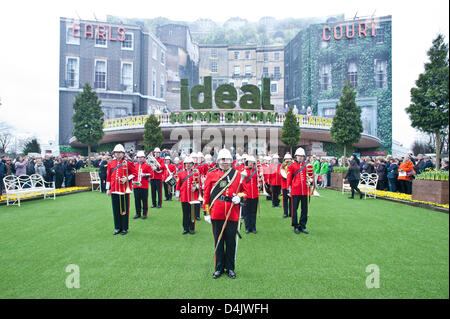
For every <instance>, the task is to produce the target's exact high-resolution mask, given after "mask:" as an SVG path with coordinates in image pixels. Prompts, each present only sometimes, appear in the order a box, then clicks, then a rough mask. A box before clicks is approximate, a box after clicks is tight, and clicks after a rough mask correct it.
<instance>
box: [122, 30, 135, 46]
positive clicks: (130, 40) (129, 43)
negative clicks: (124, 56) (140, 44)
mask: <svg viewBox="0 0 450 319" xmlns="http://www.w3.org/2000/svg"><path fill="white" fill-rule="evenodd" d="M133 40H134V34H133V33H125V40H124V41H123V42H122V50H133V45H134V44H133V42H134V41H133Z"/></svg>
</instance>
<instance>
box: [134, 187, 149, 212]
mask: <svg viewBox="0 0 450 319" xmlns="http://www.w3.org/2000/svg"><path fill="white" fill-rule="evenodd" d="M133 191H134V206H135V207H136V215H138V216H141V211H142V214H143V215H144V216H147V214H148V189H147V188H135V189H134V190H133Z"/></svg>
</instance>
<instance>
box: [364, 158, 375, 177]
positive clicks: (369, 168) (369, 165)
mask: <svg viewBox="0 0 450 319" xmlns="http://www.w3.org/2000/svg"><path fill="white" fill-rule="evenodd" d="M373 164H374V163H373V161H372V159H371V158H370V157H366V162H365V164H364V166H363V169H362V173H368V174H372V173H375V167H374V165H373Z"/></svg>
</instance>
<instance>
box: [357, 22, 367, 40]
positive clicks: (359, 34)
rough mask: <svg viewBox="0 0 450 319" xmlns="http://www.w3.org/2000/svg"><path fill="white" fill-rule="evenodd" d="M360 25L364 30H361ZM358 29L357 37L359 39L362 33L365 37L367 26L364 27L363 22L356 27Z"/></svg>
mask: <svg viewBox="0 0 450 319" xmlns="http://www.w3.org/2000/svg"><path fill="white" fill-rule="evenodd" d="M362 25H364V29H361V26H362ZM358 29H359V33H358V36H359V37H360V38H361V34H362V33H364V36H365V37H367V34H366V29H367V25H366V23H365V22H361V23H360V24H359V25H358Z"/></svg>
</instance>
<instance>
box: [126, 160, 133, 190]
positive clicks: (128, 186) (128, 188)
mask: <svg viewBox="0 0 450 319" xmlns="http://www.w3.org/2000/svg"><path fill="white" fill-rule="evenodd" d="M125 165H126V168H127V174H126V175H127V181H126V183H127V188H126V189H125V194H131V193H132V191H131V189H130V183H129V182H128V163H127V160H125Z"/></svg>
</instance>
